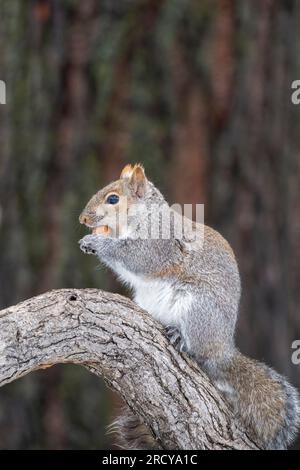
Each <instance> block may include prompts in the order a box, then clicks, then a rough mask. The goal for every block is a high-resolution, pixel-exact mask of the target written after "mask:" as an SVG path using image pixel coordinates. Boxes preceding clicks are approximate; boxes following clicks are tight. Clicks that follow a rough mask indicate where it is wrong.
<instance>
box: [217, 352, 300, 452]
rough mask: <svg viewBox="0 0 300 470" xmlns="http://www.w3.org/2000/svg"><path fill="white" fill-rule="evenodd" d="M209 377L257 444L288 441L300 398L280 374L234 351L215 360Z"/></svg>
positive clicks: (299, 421)
mask: <svg viewBox="0 0 300 470" xmlns="http://www.w3.org/2000/svg"><path fill="white" fill-rule="evenodd" d="M217 369H218V374H215V373H216V372H217ZM220 370H221V374H220ZM208 372H209V370H208ZM209 375H211V374H209ZM213 376H215V377H216V379H215V380H214V377H213ZM211 378H212V380H213V382H214V383H215V385H216V386H217V388H218V389H219V390H220V391H221V392H222V393H223V394H224V396H225V398H227V400H228V401H229V402H230V403H231V405H232V406H233V409H234V411H235V413H236V414H237V416H238V419H239V420H240V422H241V423H242V425H243V427H244V428H245V429H246V431H247V432H248V433H249V435H251V436H252V438H253V440H254V441H255V442H257V444H258V445H259V446H260V447H261V448H263V449H286V448H287V446H288V445H289V444H291V442H292V441H293V439H294V438H295V437H296V434H297V431H298V428H299V425H300V401H299V394H298V391H297V390H296V389H295V388H294V387H293V386H292V385H290V384H289V382H288V381H287V380H286V379H285V378H284V377H283V376H281V375H280V374H278V373H277V372H275V371H274V370H273V369H271V368H270V367H268V366H266V365H265V364H262V363H260V362H257V361H255V360H252V359H250V358H248V357H246V356H243V355H242V354H241V353H239V352H238V351H237V352H236V354H235V355H234V356H233V358H232V359H231V360H230V361H228V362H226V363H222V364H218V365H217V366H216V364H215V371H213V374H212V377H211Z"/></svg>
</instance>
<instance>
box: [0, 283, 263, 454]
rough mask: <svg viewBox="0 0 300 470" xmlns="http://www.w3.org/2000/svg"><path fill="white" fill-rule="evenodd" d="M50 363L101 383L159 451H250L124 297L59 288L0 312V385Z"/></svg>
mask: <svg viewBox="0 0 300 470" xmlns="http://www.w3.org/2000/svg"><path fill="white" fill-rule="evenodd" d="M56 363H75V364H81V365H83V366H85V367H86V368H88V369H89V370H90V371H91V372H93V373H94V374H96V375H99V376H102V377H104V379H105V381H106V383H107V384H108V385H109V386H110V387H112V388H113V389H115V390H116V391H117V392H118V393H120V395H121V396H122V397H123V398H124V400H125V401H126V402H127V403H128V405H129V406H130V407H131V408H132V409H133V410H134V411H135V412H136V413H137V414H139V415H140V416H141V417H142V418H143V420H144V421H145V423H146V424H147V426H148V427H149V428H150V429H151V430H152V432H153V433H154V435H155V436H156V437H157V439H158V442H159V445H160V446H161V447H162V448H165V449H170V448H173V449H174V448H181V449H255V448H256V446H255V444H254V443H253V442H252V441H251V440H250V439H249V438H248V436H247V435H246V434H245V433H244V432H243V430H242V429H240V428H239V426H238V424H237V423H236V422H235V420H234V418H233V415H232V413H231V411H230V410H229V408H228V407H227V405H226V404H225V403H224V401H223V400H222V398H221V397H220V396H219V394H218V393H217V391H216V390H215V389H214V387H213V386H212V385H211V384H210V382H209V381H208V379H207V377H206V376H205V375H204V374H203V373H202V372H201V371H200V369H199V368H198V366H197V364H195V363H194V362H193V361H192V360H190V359H189V358H188V357H186V356H184V355H181V354H179V353H178V352H177V351H176V350H175V349H174V348H173V347H172V346H171V345H170V344H169V342H168V340H167V339H166V338H165V337H164V335H163V333H162V329H161V326H160V325H158V324H157V323H156V322H155V321H154V320H153V319H152V318H151V317H150V316H149V315H147V313H145V312H143V311H141V310H140V309H139V308H138V307H137V306H136V305H135V304H134V303H133V302H132V301H130V300H129V299H126V298H124V297H121V296H119V295H116V294H108V293H105V292H103V291H100V290H96V289H85V290H79V289H78V290H75V289H64V290H55V291H51V292H47V293H45V294H42V295H40V296H38V297H34V298H31V299H29V300H27V301H25V302H21V303H19V304H17V305H16V306H13V307H10V308H8V309H5V310H2V311H1V312H0V386H2V385H5V384H7V383H9V382H12V381H14V380H16V379H18V378H20V377H22V376H23V375H25V374H27V373H29V372H31V371H33V370H36V369H39V368H43V367H47V366H50V365H53V364H56Z"/></svg>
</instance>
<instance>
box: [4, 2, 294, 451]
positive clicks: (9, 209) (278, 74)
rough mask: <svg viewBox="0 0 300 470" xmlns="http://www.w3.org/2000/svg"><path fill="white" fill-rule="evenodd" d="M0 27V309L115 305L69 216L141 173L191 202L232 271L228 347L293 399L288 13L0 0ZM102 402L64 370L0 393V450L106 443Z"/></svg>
mask: <svg viewBox="0 0 300 470" xmlns="http://www.w3.org/2000/svg"><path fill="white" fill-rule="evenodd" d="M0 18H1V19H0V79H1V80H4V81H5V82H6V87H7V98H6V100H7V104H6V105H1V106H0V215H1V222H0V244H1V250H0V307H1V308H4V307H7V306H9V305H11V304H15V303H17V302H19V301H21V300H23V299H26V298H27V297H31V296H33V295H36V294H39V293H41V292H44V291H46V290H48V289H53V288H60V287H77V288H79V287H80V288H81V287H99V288H104V289H108V290H111V291H119V292H120V287H119V285H118V284H117V283H116V281H115V279H114V277H113V275H112V274H110V273H108V272H107V271H105V270H104V269H102V268H99V266H98V263H97V261H96V259H94V258H92V257H88V256H84V255H83V253H81V252H80V250H79V248H78V244H77V242H78V240H79V239H80V238H81V237H82V236H83V235H84V233H85V231H84V229H82V227H80V226H79V223H78V215H79V213H80V211H81V209H82V208H83V207H84V205H85V203H86V202H87V200H88V199H89V198H90V196H91V195H92V194H93V193H95V191H96V190H97V189H99V188H100V187H101V186H103V185H104V184H107V183H108V182H110V181H111V180H113V179H116V178H117V177H118V176H119V174H120V171H121V169H122V167H123V166H124V165H125V164H126V163H129V162H131V163H132V162H142V163H143V164H144V166H145V168H146V171H147V174H148V176H149V178H150V179H152V180H153V181H154V182H155V183H156V184H157V185H158V186H159V188H160V189H161V190H162V191H163V192H164V194H165V195H166V196H167V198H168V200H169V201H170V202H172V203H173V202H179V203H204V204H205V220H206V223H207V224H209V225H211V226H213V227H214V228H216V229H218V230H219V231H220V232H221V233H222V234H223V235H224V236H225V237H226V238H227V239H228V240H229V241H230V243H231V245H232V246H233V248H234V250H235V252H236V254H237V258H238V261H239V266H240V270H241V276H242V284H243V296H242V303H241V312H240V319H239V325H238V331H237V342H238V345H239V346H240V348H241V350H242V351H243V352H244V353H246V354H249V355H251V356H252V357H255V358H257V359H260V360H264V361H266V362H267V363H268V364H269V365H271V366H273V367H274V368H276V369H277V370H278V371H280V372H281V373H283V374H285V375H286V376H287V377H289V378H290V379H291V381H292V382H293V383H294V384H295V385H297V386H298V387H300V366H296V365H293V364H292V362H291V353H292V349H291V343H292V341H293V340H295V339H300V315H299V305H300V288H299V287H300V286H299V280H300V277H299V276H300V250H299V241H300V214H299V209H300V184H299V183H300V159H299V149H300V105H299V106H296V105H293V104H292V102H291V93H292V90H291V83H292V81H293V80H296V79H300V28H299V24H300V2H299V1H296V0H281V1H275V0H260V1H253V0H239V1H233V0H218V1H217V0H119V1H117V0H101V1H99V0H98V1H97V0H85V1H78V0H0ZM121 292H122V291H121ZM118 405H119V399H118V397H116V395H115V394H113V393H112V392H111V391H109V390H108V389H107V388H106V387H105V385H104V384H103V383H102V382H101V381H100V380H99V379H97V378H96V377H94V376H92V375H90V374H89V373H88V372H87V371H85V370H84V369H82V368H80V367H77V366H56V367H53V368H51V369H48V370H44V371H39V372H36V373H33V374H31V375H28V376H27V377H25V378H23V379H22V380H19V381H17V382H15V383H12V384H10V385H8V386H6V387H4V388H3V389H0V447H1V448H22V449H29V448H30V449H32V448H35V449H37V448H57V449H60V448H61V449H62V448H71V449H84V448H98V449H105V448H110V447H111V445H112V444H111V442H110V441H109V439H108V437H106V436H105V426H106V425H107V424H108V423H109V422H110V420H111V419H112V417H113V416H114V415H115V414H116V412H117V408H118ZM298 447H299V448H300V444H299V441H298Z"/></svg>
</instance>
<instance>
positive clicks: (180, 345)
mask: <svg viewBox="0 0 300 470" xmlns="http://www.w3.org/2000/svg"><path fill="white" fill-rule="evenodd" d="M165 333H166V337H167V338H168V340H169V341H170V343H171V344H172V345H173V346H174V348H175V349H177V351H180V352H187V347H186V344H185V342H184V339H183V338H182V336H181V333H180V330H179V329H178V328H176V326H172V325H169V326H167V327H166V328H165Z"/></svg>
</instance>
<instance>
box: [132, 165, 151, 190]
mask: <svg viewBox="0 0 300 470" xmlns="http://www.w3.org/2000/svg"><path fill="white" fill-rule="evenodd" d="M129 184H130V186H131V189H132V190H133V192H134V193H135V195H136V196H138V197H143V196H145V193H146V185H147V178H146V175H145V171H144V168H143V167H142V166H141V165H134V167H133V168H132V173H131V176H130V180H129Z"/></svg>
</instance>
